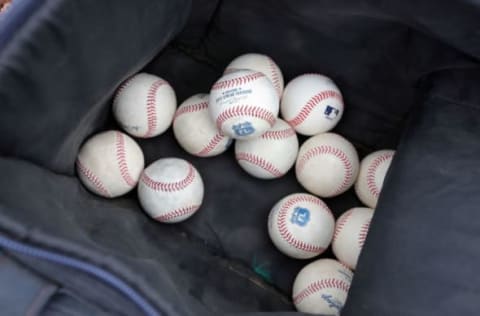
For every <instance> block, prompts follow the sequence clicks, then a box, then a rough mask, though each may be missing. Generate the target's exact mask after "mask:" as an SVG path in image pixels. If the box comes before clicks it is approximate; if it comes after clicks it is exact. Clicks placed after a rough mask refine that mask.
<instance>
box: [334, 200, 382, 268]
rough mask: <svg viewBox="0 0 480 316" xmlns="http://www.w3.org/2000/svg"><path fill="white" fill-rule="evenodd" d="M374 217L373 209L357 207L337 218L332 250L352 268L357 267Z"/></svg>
mask: <svg viewBox="0 0 480 316" xmlns="http://www.w3.org/2000/svg"><path fill="white" fill-rule="evenodd" d="M372 217H373V209H371V208H366V207H356V208H352V209H350V210H348V211H346V212H345V213H343V214H342V215H341V216H340V217H339V218H338V220H337V223H336V225H335V233H334V235H333V241H332V250H333V253H334V254H335V257H337V259H338V260H339V261H340V262H342V263H343V264H345V265H346V266H347V267H349V268H350V269H354V270H355V268H356V267H357V261H358V257H359V256H360V252H361V251H362V247H363V244H364V243H365V239H366V238H367V233H368V229H369V227H370V221H371V220H372Z"/></svg>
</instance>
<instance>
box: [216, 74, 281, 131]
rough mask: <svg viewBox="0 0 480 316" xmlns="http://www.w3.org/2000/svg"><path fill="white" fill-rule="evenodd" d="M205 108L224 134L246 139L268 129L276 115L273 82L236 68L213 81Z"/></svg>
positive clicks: (276, 100)
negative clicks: (207, 104)
mask: <svg viewBox="0 0 480 316" xmlns="http://www.w3.org/2000/svg"><path fill="white" fill-rule="evenodd" d="M208 109H209V113H210V116H211V118H212V119H213V120H214V121H215V123H216V125H217V128H218V130H219V131H221V132H222V133H223V134H224V135H227V136H230V137H232V138H235V139H249V138H255V137H258V136H260V135H262V134H263V133H265V132H266V131H267V130H268V129H270V128H272V126H273V125H274V124H275V120H276V119H277V117H278V111H279V101H278V95H277V93H276V91H275V88H274V87H273V84H272V83H271V82H270V80H268V78H267V77H266V76H265V75H264V74H263V73H261V72H258V71H257V72H255V71H252V70H239V71H234V72H231V73H229V74H226V75H223V77H221V78H220V79H219V80H218V81H217V82H215V84H214V85H213V86H212V89H211V90H210V101H209V106H208Z"/></svg>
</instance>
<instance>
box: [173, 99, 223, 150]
mask: <svg viewBox="0 0 480 316" xmlns="http://www.w3.org/2000/svg"><path fill="white" fill-rule="evenodd" d="M173 133H174V135H175V138H176V139H177V142H178V143H179V144H180V146H182V148H183V149H185V151H187V152H188V153H190V154H192V155H195V156H198V157H212V156H216V155H219V154H221V153H223V152H224V151H225V150H227V148H228V147H229V145H230V144H231V138H230V137H227V136H224V135H222V134H220V133H219V132H218V130H217V128H216V126H215V123H214V122H213V121H212V119H211V118H210V115H209V114H208V94H196V95H194V96H191V97H190V98H188V99H187V100H185V101H184V102H183V103H182V104H181V105H180V107H179V108H178V109H177V112H176V113H175V116H174V119H173Z"/></svg>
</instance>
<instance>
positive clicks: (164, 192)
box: [138, 158, 203, 223]
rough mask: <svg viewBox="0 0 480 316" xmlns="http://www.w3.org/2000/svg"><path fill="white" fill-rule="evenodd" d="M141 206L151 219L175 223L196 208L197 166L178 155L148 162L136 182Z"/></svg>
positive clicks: (199, 188) (198, 190)
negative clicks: (149, 163)
mask: <svg viewBox="0 0 480 316" xmlns="http://www.w3.org/2000/svg"><path fill="white" fill-rule="evenodd" d="M138 198H139V200H140V204H141V205H142V207H143V209H144V210H145V211H146V212H147V213H148V214H149V215H150V216H151V217H152V218H154V219H155V220H157V221H160V222H163V223H177V222H181V221H184V220H186V219H187V218H189V217H190V216H192V215H193V214H195V212H196V211H197V210H198V209H199V208H200V206H201V204H202V201H203V181H202V178H201V177H200V174H199V173H198V171H197V169H195V167H194V166H192V165H191V164H190V163H189V162H188V161H185V160H183V159H179V158H163V159H159V160H157V161H155V162H154V163H152V164H151V165H149V166H148V167H147V168H145V170H144V171H143V173H142V176H141V178H140V182H139V184H138Z"/></svg>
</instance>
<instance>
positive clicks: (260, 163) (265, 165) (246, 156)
mask: <svg viewBox="0 0 480 316" xmlns="http://www.w3.org/2000/svg"><path fill="white" fill-rule="evenodd" d="M235 157H236V158H237V160H238V161H240V160H244V161H247V162H249V163H251V164H253V165H255V166H257V167H260V168H262V169H263V170H265V171H267V172H269V173H270V174H272V175H273V176H275V177H281V176H283V175H284V173H283V172H281V171H280V170H278V169H277V168H276V167H275V166H274V165H273V164H272V163H271V162H269V161H267V160H265V159H263V158H262V157H259V156H256V155H253V154H250V153H245V152H240V153H237V154H236V155H235Z"/></svg>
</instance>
